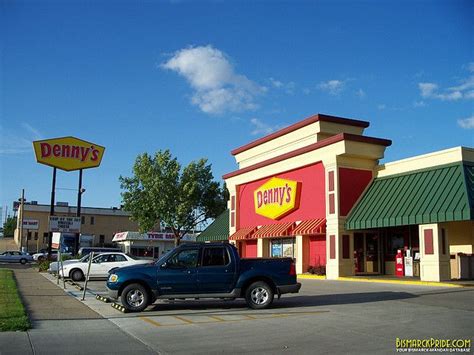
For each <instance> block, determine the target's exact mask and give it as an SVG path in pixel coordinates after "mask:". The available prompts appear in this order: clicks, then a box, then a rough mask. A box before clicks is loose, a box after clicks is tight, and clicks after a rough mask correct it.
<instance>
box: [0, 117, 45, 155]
mask: <svg viewBox="0 0 474 355" xmlns="http://www.w3.org/2000/svg"><path fill="white" fill-rule="evenodd" d="M21 126H22V127H23V129H24V132H22V134H18V133H16V132H18V130H15V133H13V132H11V131H9V130H6V129H4V128H3V127H2V126H0V136H1V137H2V138H1V139H0V154H1V155H9V154H24V153H32V152H33V145H32V142H33V141H34V140H40V139H43V135H42V134H41V133H40V132H39V131H38V130H37V129H35V128H34V127H32V126H31V125H29V124H28V123H25V122H23V123H22V124H21Z"/></svg>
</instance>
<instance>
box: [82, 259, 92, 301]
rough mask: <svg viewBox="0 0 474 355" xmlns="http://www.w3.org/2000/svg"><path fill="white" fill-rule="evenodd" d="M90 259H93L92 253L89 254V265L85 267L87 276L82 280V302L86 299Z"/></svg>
mask: <svg viewBox="0 0 474 355" xmlns="http://www.w3.org/2000/svg"><path fill="white" fill-rule="evenodd" d="M92 259H94V252H91V256H90V258H89V265H87V275H86V276H85V280H84V292H83V293H82V301H84V299H85V298H86V291H87V282H88V281H89V273H90V272H91V264H92Z"/></svg>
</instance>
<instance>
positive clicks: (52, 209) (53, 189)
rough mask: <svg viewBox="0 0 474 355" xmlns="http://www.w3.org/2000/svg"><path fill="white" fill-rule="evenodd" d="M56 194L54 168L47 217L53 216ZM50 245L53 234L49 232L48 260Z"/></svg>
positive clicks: (54, 169)
mask: <svg viewBox="0 0 474 355" xmlns="http://www.w3.org/2000/svg"><path fill="white" fill-rule="evenodd" d="M55 193H56V167H54V168H53V184H52V186H51V207H50V209H49V215H50V216H54V200H55ZM51 244H53V232H49V235H48V259H49V256H50V255H51Z"/></svg>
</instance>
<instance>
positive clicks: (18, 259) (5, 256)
mask: <svg viewBox="0 0 474 355" xmlns="http://www.w3.org/2000/svg"><path fill="white" fill-rule="evenodd" d="M32 261H33V257H32V256H31V255H29V254H28V253H23V252H21V251H6V252H3V253H1V254H0V262H7V263H21V264H23V265H25V264H26V263H28V262H32Z"/></svg>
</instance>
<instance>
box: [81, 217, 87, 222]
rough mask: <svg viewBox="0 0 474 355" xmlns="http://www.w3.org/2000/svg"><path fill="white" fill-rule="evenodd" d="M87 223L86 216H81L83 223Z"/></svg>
mask: <svg viewBox="0 0 474 355" xmlns="http://www.w3.org/2000/svg"><path fill="white" fill-rule="evenodd" d="M85 223H86V217H84V216H81V224H85Z"/></svg>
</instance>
